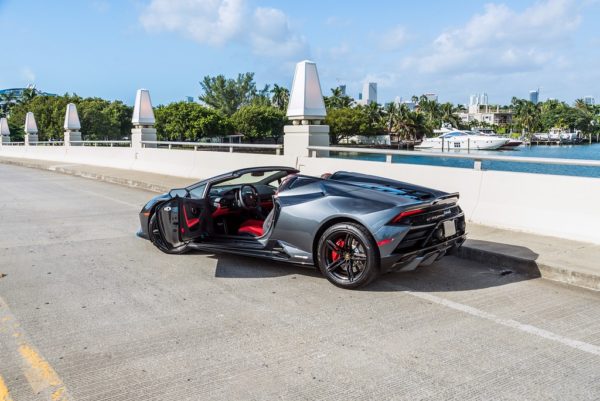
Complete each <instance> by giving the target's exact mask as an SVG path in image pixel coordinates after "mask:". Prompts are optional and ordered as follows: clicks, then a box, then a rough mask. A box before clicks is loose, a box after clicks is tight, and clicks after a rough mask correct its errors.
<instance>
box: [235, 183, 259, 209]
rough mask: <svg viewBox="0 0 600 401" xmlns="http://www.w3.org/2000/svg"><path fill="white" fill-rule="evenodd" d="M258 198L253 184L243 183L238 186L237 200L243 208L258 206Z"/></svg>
mask: <svg viewBox="0 0 600 401" xmlns="http://www.w3.org/2000/svg"><path fill="white" fill-rule="evenodd" d="M258 199H259V198H258V191H257V190H256V187H255V186H254V185H251V184H244V185H242V186H241V187H240V191H239V192H238V201H239V203H240V206H241V207H243V208H244V209H256V208H258V206H259V204H258Z"/></svg>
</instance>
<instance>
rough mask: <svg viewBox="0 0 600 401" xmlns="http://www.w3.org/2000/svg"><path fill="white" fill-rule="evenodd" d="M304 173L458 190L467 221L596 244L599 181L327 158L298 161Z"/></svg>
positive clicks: (599, 222) (599, 232)
mask: <svg viewBox="0 0 600 401" xmlns="http://www.w3.org/2000/svg"><path fill="white" fill-rule="evenodd" d="M299 165H300V169H301V170H302V172H303V173H305V174H309V175H320V174H323V173H325V172H335V171H339V170H346V171H357V172H361V173H365V174H374V175H379V176H382V177H388V178H393V179H396V180H401V181H406V182H410V183H415V184H418V185H423V186H427V187H433V188H437V189H440V190H443V191H448V192H460V205H461V207H462V208H463V210H464V211H465V214H466V216H467V219H468V221H470V222H473V223H478V224H484V225H487V226H492V227H498V228H504V229H512V230H518V231H524V232H530V233H534V234H541V235H549V236H555V237H560V238H568V239H573V240H577V241H585V242H592V243H596V244H600V227H599V225H600V207H598V205H600V179H598V178H587V177H570V176H559V175H545V174H528V173H512V172H504V171H477V170H471V169H463V168H453V167H438V166H423V165H415V164H400V163H383V162H370V161H358V160H348V159H333V158H309V157H304V158H300V159H299Z"/></svg>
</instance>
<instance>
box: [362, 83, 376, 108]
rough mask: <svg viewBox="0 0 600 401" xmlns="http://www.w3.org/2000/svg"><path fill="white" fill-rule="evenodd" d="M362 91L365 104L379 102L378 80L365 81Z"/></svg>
mask: <svg viewBox="0 0 600 401" xmlns="http://www.w3.org/2000/svg"><path fill="white" fill-rule="evenodd" d="M362 93H363V96H362V97H363V98H362V100H363V102H364V103H365V104H369V103H377V82H365V85H364V86H363V91H362Z"/></svg>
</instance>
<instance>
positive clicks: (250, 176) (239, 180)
mask: <svg viewBox="0 0 600 401" xmlns="http://www.w3.org/2000/svg"><path fill="white" fill-rule="evenodd" d="M286 175H288V172H287V171H282V170H274V171H259V172H251V173H246V174H242V175H241V176H239V177H234V178H231V179H229V180H227V181H223V182H220V183H218V184H214V185H213V187H216V188H219V187H227V186H234V185H241V184H252V185H270V186H273V187H277V186H278V185H279V181H280V180H281V178H283V177H285V176H286Z"/></svg>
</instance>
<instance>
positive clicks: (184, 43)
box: [0, 0, 600, 104]
mask: <svg viewBox="0 0 600 401" xmlns="http://www.w3.org/2000/svg"><path fill="white" fill-rule="evenodd" d="M598 20H600V2H599V1H598V0H541V1H513V0H510V1H498V2H489V3H486V2H480V1H472V0H462V1H460V2H447V1H427V2H424V1H420V2H414V1H410V2H409V1H370V2H368V1H364V0H362V1H351V0H347V1H344V2H341V1H333V0H321V1H314V0H304V1H266V0H265V1H260V0H120V1H116V0H115V1H109V0H89V1H85V0H63V1H60V0H56V1H44V0H37V1H31V0H0V34H1V37H2V56H1V57H0V88H7V87H20V86H24V85H26V84H28V83H31V82H33V83H35V84H36V85H37V86H38V88H40V89H42V90H45V91H48V92H54V93H61V94H62V93H65V92H75V93H77V94H79V95H81V96H100V97H103V98H107V99H120V100H123V101H125V102H126V103H130V104H131V103H133V98H134V96H135V90H136V89H137V88H141V87H144V88H148V89H150V91H151V94H152V97H153V102H154V103H155V104H159V103H167V102H170V101H176V100H183V99H184V98H185V97H186V96H194V97H197V96H198V95H199V94H200V86H199V84H198V81H200V80H201V79H202V77H203V76H205V75H216V74H219V73H223V74H225V75H226V76H235V75H236V74H237V73H238V72H246V71H253V72H255V73H256V81H257V82H258V84H259V85H263V84H266V83H269V84H271V83H274V82H275V83H278V84H280V85H284V86H287V87H289V86H290V85H291V79H292V75H293V68H294V67H293V66H294V64H295V62H297V61H300V60H303V59H305V58H309V59H311V60H313V61H316V62H317V65H318V68H319V72H320V75H321V81H322V86H323V88H324V91H325V92H326V93H328V92H329V88H331V87H334V86H336V85H338V84H346V85H347V87H348V91H349V94H351V95H353V96H356V95H357V93H358V92H359V91H360V90H361V87H362V83H363V82H365V81H367V80H371V81H375V82H378V86H379V101H380V102H386V101H391V100H393V99H394V98H395V97H396V96H400V97H403V98H409V97H410V96H411V95H413V94H417V95H419V94H422V93H428V92H433V93H438V94H439V97H440V100H441V101H452V102H460V103H466V102H467V101H468V96H469V94H471V93H478V92H482V91H485V92H487V93H488V96H489V99H490V101H491V102H498V103H508V102H509V101H510V98H511V97H512V96H513V95H515V96H520V97H527V96H528V92H529V90H530V89H534V88H537V87H540V88H541V98H542V99H545V98H548V97H553V98H559V99H562V100H565V101H568V102H572V101H573V100H574V99H576V98H579V97H583V96H586V95H592V96H595V97H596V98H600V85H599V84H598V83H599V82H600V31H599V30H598V28H597V21H598Z"/></svg>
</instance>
